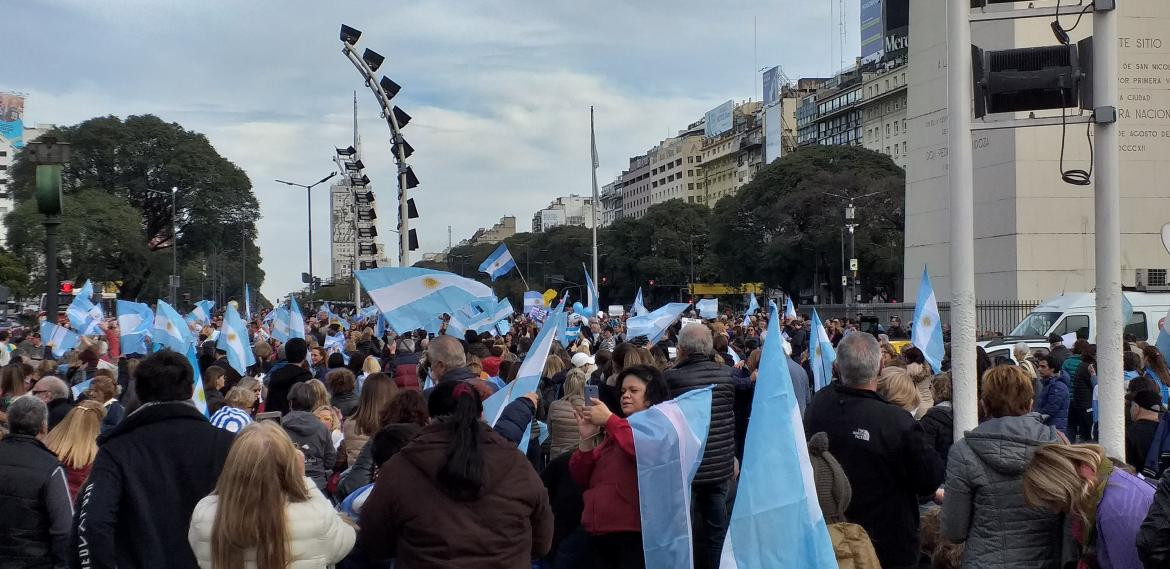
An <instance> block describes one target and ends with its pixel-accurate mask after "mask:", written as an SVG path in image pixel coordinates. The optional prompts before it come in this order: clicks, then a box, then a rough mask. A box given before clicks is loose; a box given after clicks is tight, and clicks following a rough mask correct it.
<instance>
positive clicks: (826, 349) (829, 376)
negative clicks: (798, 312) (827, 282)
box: [769, 307, 837, 391]
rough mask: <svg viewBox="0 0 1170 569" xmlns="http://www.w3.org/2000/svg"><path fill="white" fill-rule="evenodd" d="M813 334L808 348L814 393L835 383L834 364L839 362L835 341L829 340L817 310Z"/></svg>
mask: <svg viewBox="0 0 1170 569" xmlns="http://www.w3.org/2000/svg"><path fill="white" fill-rule="evenodd" d="M772 312H773V313H775V312H776V309H775V307H773V308H772ZM769 325H771V324H769ZM811 332H812V333H811V336H812V337H811V338H809V348H808V349H809V365H810V366H812V370H813V391H820V390H821V389H823V388H825V387H826V386H828V385H829V383H831V382H832V381H833V362H835V361H837V350H835V349H834V348H833V341H832V340H830V339H829V333H828V332H826V331H825V326H824V325H823V324H821V317H820V315H819V314H817V309H815V308H814V309H813V313H812V330H811ZM784 373H788V372H787V371H785V372H784Z"/></svg>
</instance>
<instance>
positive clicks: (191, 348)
mask: <svg viewBox="0 0 1170 569" xmlns="http://www.w3.org/2000/svg"><path fill="white" fill-rule="evenodd" d="M160 302H161V301H160ZM180 353H183V352H180ZM185 353H186V355H187V363H189V364H191V370H192V372H193V373H192V374H191V375H192V377H193V378H194V380H195V389H194V392H193V393H192V394H191V402H192V403H194V404H195V408H196V409H198V410H199V412H200V413H203V416H204V417H210V416H211V414H210V413H208V411H207V393H205V392H204V391H203V374H202V373H200V372H199V359H198V358H197V357H195V344H194V343H192V344H188V345H187V351H186V352H185Z"/></svg>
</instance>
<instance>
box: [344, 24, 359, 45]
mask: <svg viewBox="0 0 1170 569" xmlns="http://www.w3.org/2000/svg"><path fill="white" fill-rule="evenodd" d="M361 37H362V33H361V32H360V31H358V30H355V29H353V28H351V27H349V26H347V25H344V24H342V26H341V41H343V42H345V43H347V44H349V45H353V44H355V43H357V42H358V40H359V39H361Z"/></svg>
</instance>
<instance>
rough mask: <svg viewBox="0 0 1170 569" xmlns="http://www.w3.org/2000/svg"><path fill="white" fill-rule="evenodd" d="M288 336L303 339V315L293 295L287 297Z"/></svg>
mask: <svg viewBox="0 0 1170 569" xmlns="http://www.w3.org/2000/svg"><path fill="white" fill-rule="evenodd" d="M288 337H289V338H300V339H302V340H304V339H305V315H304V314H302V313H301V307H300V305H298V304H297V299H296V297H295V296H289V298H288Z"/></svg>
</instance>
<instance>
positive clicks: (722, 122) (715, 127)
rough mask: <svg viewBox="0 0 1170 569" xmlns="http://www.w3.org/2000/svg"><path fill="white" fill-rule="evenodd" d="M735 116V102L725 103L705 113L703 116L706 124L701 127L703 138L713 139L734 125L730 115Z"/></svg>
mask: <svg viewBox="0 0 1170 569" xmlns="http://www.w3.org/2000/svg"><path fill="white" fill-rule="evenodd" d="M734 114H735V101H727V102H726V103H723V104H722V105H719V106H718V107H715V108H714V109H711V110H709V111H707V114H706V115H704V116H703V118H704V119H705V122H706V124H705V125H704V126H703V136H706V137H707V138H715V137H716V136H719V135H721V134H723V133H725V132H727V131H729V130H731V128H732V127H733V126H734V125H735V121H734V120H733V119H732V115H734Z"/></svg>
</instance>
